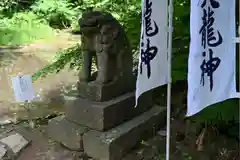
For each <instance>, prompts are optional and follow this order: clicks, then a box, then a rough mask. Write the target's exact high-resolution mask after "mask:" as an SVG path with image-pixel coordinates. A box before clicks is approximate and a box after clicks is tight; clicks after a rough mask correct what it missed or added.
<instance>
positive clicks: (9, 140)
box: [0, 133, 29, 154]
mask: <svg viewBox="0 0 240 160" xmlns="http://www.w3.org/2000/svg"><path fill="white" fill-rule="evenodd" d="M0 142H1V143H3V144H6V145H7V146H8V147H9V148H10V149H11V150H12V151H13V153H14V154H19V153H20V151H21V150H22V149H23V148H25V147H26V146H27V145H28V144H29V141H27V140H26V139H25V138H24V137H23V136H22V135H20V134H18V133H15V134H12V135H10V136H8V137H5V138H3V139H1V140H0Z"/></svg>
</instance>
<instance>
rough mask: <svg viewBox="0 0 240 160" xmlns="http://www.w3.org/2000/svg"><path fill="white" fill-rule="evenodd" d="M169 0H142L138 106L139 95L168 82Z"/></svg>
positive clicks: (137, 89) (137, 86) (137, 88)
mask: <svg viewBox="0 0 240 160" xmlns="http://www.w3.org/2000/svg"><path fill="white" fill-rule="evenodd" d="M167 33H168V0H142V30H141V40H140V54H139V66H138V77H137V84H136V106H137V100H138V97H139V96H140V95H141V94H142V93H144V92H146V91H148V90H151V89H153V88H156V87H158V86H161V85H164V84H167V83H168V62H167V37H168V34H167Z"/></svg>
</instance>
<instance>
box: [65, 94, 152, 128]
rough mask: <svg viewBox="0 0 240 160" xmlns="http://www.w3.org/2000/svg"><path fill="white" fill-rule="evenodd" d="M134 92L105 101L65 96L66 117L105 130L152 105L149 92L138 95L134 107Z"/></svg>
mask: <svg viewBox="0 0 240 160" xmlns="http://www.w3.org/2000/svg"><path fill="white" fill-rule="evenodd" d="M134 105H135V93H134V92H131V93H126V94H123V95H122V96H119V97H116V98H114V99H112V100H109V101H105V102H95V101H92V100H88V99H84V98H80V97H70V96H68V97H66V103H65V106H66V118H67V119H68V120H69V121H71V122H74V123H77V124H81V125H85V126H87V127H89V128H92V129H95V130H99V131H105V130H108V129H111V128H112V127H115V126H116V125H118V124H121V123H122V122H124V121H126V120H129V119H131V118H133V117H135V116H138V115H139V114H141V113H143V112H145V111H147V110H148V109H149V108H151V107H152V97H151V94H145V95H143V96H142V97H140V100H139V105H138V106H137V107H136V108H135V107H134Z"/></svg>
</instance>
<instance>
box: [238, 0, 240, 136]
mask: <svg viewBox="0 0 240 160" xmlns="http://www.w3.org/2000/svg"><path fill="white" fill-rule="evenodd" d="M238 38H240V0H238ZM238 92H240V43H239V44H238ZM238 103H239V110H240V99H239V102H238ZM239 116H240V115H239ZM239 128H240V124H239ZM239 134H240V132H239Z"/></svg>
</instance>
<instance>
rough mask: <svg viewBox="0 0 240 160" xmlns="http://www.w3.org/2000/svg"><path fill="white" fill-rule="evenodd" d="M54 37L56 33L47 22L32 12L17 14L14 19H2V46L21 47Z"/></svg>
mask: <svg viewBox="0 0 240 160" xmlns="http://www.w3.org/2000/svg"><path fill="white" fill-rule="evenodd" d="M53 35H54V31H53V29H52V28H50V27H49V26H48V25H47V23H46V21H44V20H40V19H38V17H37V16H36V15H35V14H33V13H31V12H20V13H15V14H14V16H13V17H12V18H7V17H3V18H2V19H0V45H20V44H24V43H30V42H33V41H35V40H39V39H43V38H51V37H53Z"/></svg>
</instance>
